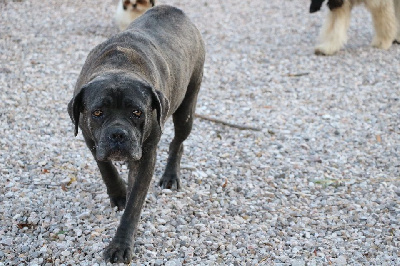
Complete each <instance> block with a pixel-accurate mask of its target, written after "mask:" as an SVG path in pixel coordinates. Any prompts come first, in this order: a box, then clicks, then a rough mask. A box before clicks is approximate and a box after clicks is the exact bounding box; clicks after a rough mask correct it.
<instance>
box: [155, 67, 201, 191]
mask: <svg viewBox="0 0 400 266" xmlns="http://www.w3.org/2000/svg"><path fill="white" fill-rule="evenodd" d="M201 77H202V75H200V78H199V79H197V81H196V82H191V83H190V84H189V86H188V88H187V93H186V96H185V99H184V100H183V102H182V103H181V105H180V106H179V108H178V109H177V110H176V111H175V113H174V114H173V115H172V117H173V121H174V127H175V136H174V139H173V140H172V142H171V144H170V146H169V155H168V161H167V166H166V168H165V172H164V175H163V177H162V178H161V180H160V182H159V185H160V186H161V187H162V188H169V189H176V190H179V189H180V188H181V181H180V163H181V158H182V154H183V142H184V141H185V140H186V139H187V137H188V136H189V134H190V132H191V130H192V125H193V119H194V113H195V109H196V102H197V95H198V92H199V89H200V84H201Z"/></svg>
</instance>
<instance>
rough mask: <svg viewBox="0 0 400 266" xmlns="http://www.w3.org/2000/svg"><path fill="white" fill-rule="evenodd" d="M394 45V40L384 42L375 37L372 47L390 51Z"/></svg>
mask: <svg viewBox="0 0 400 266" xmlns="http://www.w3.org/2000/svg"><path fill="white" fill-rule="evenodd" d="M392 43H393V41H392V40H384V39H380V38H377V37H374V39H373V40H372V43H371V45H372V47H375V48H378V49H383V50H388V49H389V48H390V47H391V46H392Z"/></svg>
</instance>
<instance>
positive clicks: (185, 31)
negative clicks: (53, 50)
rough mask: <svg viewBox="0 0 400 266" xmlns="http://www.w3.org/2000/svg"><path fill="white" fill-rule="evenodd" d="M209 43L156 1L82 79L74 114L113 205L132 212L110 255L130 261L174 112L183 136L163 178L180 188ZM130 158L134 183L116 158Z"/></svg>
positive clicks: (88, 65)
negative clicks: (161, 142)
mask: <svg viewBox="0 0 400 266" xmlns="http://www.w3.org/2000/svg"><path fill="white" fill-rule="evenodd" d="M204 59H205V47H204V42H203V39H202V37H201V34H200V32H199V30H198V29H197V28H196V26H195V25H194V24H193V23H192V22H191V21H190V20H189V18H188V17H187V16H186V15H185V14H184V13H183V12H182V11H181V10H180V9H177V8H174V7H171V6H166V5H160V6H157V7H154V8H151V9H150V10H149V11H147V12H146V13H145V14H143V15H142V16H140V17H139V18H138V19H136V20H135V21H134V22H132V23H131V24H130V25H129V27H128V28H127V29H126V30H125V31H123V32H121V33H119V34H116V35H115V36H113V37H111V38H110V39H109V40H107V41H105V42H103V43H101V44H99V45H98V46H96V47H95V48H94V49H93V50H92V51H91V52H90V53H89V55H88V57H87V59H86V62H85V64H84V65H83V67H82V71H81V73H80V75H79V77H78V80H77V82H76V85H75V91H74V96H73V98H72V100H71V101H70V102H69V104H68V113H69V115H70V117H71V120H72V122H73V124H74V125H75V135H76V134H78V128H80V129H81V130H82V134H83V137H84V139H85V141H86V145H87V146H88V148H89V149H90V151H91V152H92V154H93V157H94V159H95V160H96V163H97V166H98V167H99V170H100V173H101V176H102V178H103V181H104V183H105V185H106V187H107V193H108V195H109V197H110V202H111V205H112V206H116V207H118V210H123V209H124V208H125V211H124V213H123V215H122V218H121V222H120V224H119V226H118V229H117V232H116V234H115V236H114V238H113V240H112V241H111V243H110V244H109V245H108V247H107V248H106V250H105V251H104V257H105V259H106V260H107V261H110V262H125V263H129V262H130V261H131V259H132V252H133V240H134V234H135V232H136V228H137V225H138V222H139V219H140V213H141V210H142V206H143V204H144V202H145V199H146V194H147V191H148V189H149V186H150V183H151V180H152V177H153V173H154V165H155V161H156V150H157V145H158V142H159V140H160V137H161V132H162V128H163V125H164V123H165V121H166V119H167V118H168V117H170V116H172V117H173V122H174V127H175V136H174V138H173V140H172V142H171V144H170V146H169V156H168V161H167V166H166V168H165V172H164V174H163V176H162V178H161V179H160V181H159V185H160V186H161V187H162V188H169V189H180V188H181V182H180V178H179V175H180V174H179V172H180V161H181V158H182V154H183V142H184V140H185V139H186V138H187V137H188V136H189V134H190V132H191V130H192V124H193V119H194V114H195V109H196V102H197V95H198V92H199V90H200V84H201V80H202V77H203V68H204ZM115 160H117V161H120V160H123V161H127V163H128V167H129V175H128V186H126V185H125V181H124V180H123V179H122V178H121V177H120V176H119V174H118V171H117V169H116V168H115V166H114V165H113V163H112V161H115Z"/></svg>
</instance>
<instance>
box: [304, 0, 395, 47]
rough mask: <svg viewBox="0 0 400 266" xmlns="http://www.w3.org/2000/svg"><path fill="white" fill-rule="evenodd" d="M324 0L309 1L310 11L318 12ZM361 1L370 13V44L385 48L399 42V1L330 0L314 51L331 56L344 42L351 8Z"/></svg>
mask: <svg viewBox="0 0 400 266" xmlns="http://www.w3.org/2000/svg"><path fill="white" fill-rule="evenodd" d="M322 2H323V0H312V1H311V6H310V12H315V11H318V10H319V8H320V6H321V5H322ZM358 4H364V5H365V6H366V8H367V9H368V10H369V11H370V12H371V15H372V20H373V25H374V29H375V35H374V37H373V40H372V43H371V45H372V46H373V47H376V48H379V49H384V50H387V49H389V48H390V47H391V46H392V43H393V42H396V41H397V42H399V41H400V0H329V1H328V6H329V7H330V10H329V12H328V16H327V19H326V21H325V23H324V25H323V27H322V29H321V32H320V36H319V43H318V44H317V46H316V47H315V53H316V54H321V55H332V54H334V53H336V52H337V51H339V50H340V49H341V48H342V47H343V45H344V44H345V43H346V41H347V29H348V27H349V25H350V16H351V10H352V8H353V7H354V6H356V5H358Z"/></svg>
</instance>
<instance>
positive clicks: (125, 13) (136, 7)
mask: <svg viewBox="0 0 400 266" xmlns="http://www.w3.org/2000/svg"><path fill="white" fill-rule="evenodd" d="M154 4H155V0H119V3H118V6H117V12H116V13H115V22H116V23H117V25H118V28H119V29H120V30H121V31H122V30H124V29H126V28H127V27H128V25H129V24H130V23H131V22H132V21H134V20H135V19H136V18H137V17H139V16H140V15H142V14H143V13H144V12H146V11H147V10H148V9H150V8H152V7H153V6H154Z"/></svg>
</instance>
